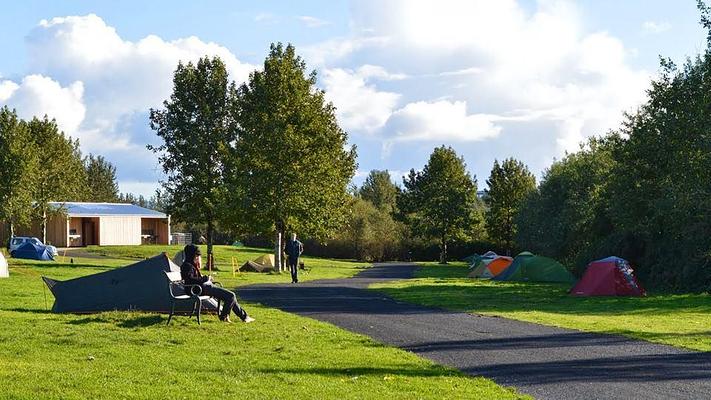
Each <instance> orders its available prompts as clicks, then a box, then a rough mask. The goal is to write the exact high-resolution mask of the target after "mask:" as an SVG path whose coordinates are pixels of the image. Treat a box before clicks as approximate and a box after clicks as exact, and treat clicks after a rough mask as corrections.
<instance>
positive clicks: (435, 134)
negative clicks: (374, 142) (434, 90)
mask: <svg viewBox="0 0 711 400" xmlns="http://www.w3.org/2000/svg"><path fill="white" fill-rule="evenodd" d="M496 118H497V117H495V116H491V115H486V114H467V104H466V102H464V101H455V102H450V101H446V100H441V101H437V102H432V103H429V102H424V101H419V102H415V103H410V104H407V105H406V106H405V107H403V108H401V109H399V110H397V111H395V112H394V113H393V114H392V116H391V117H390V119H389V120H388V122H387V127H386V129H388V130H389V131H391V132H392V133H394V137H393V138H392V140H394V141H416V140H426V141H442V140H444V141H479V140H484V139H489V138H493V137H496V136H497V135H498V134H499V133H500V132H501V127H500V126H497V125H495V124H494V122H495V120H496Z"/></svg>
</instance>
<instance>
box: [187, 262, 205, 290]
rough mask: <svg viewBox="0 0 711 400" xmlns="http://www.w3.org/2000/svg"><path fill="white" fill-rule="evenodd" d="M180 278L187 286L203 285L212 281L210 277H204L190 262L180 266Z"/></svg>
mask: <svg viewBox="0 0 711 400" xmlns="http://www.w3.org/2000/svg"><path fill="white" fill-rule="evenodd" d="M180 276H181V277H182V278H183V282H184V283H185V284H186V285H202V284H204V283H206V282H207V281H208V280H209V279H210V277H209V276H203V275H202V274H201V273H200V270H199V269H197V268H196V267H195V266H194V265H193V263H191V262H189V261H185V262H184V263H183V265H181V266H180Z"/></svg>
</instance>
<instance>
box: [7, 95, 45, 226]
mask: <svg viewBox="0 0 711 400" xmlns="http://www.w3.org/2000/svg"><path fill="white" fill-rule="evenodd" d="M30 143H31V139H30V133H29V129H28V128H27V124H26V123H25V122H24V121H22V120H21V119H19V118H18V117H17V114H16V113H15V111H14V110H13V111H10V109H8V108H7V107H3V108H0V171H2V173H1V174H0V220H2V221H6V222H7V223H8V225H9V228H10V229H9V231H10V236H14V233H15V227H16V226H17V225H18V224H20V225H25V224H27V223H29V221H30V218H31V215H32V214H31V209H32V190H33V185H34V183H33V178H34V176H35V175H36V171H37V155H36V153H35V151H34V147H33V146H31V145H28V144H30Z"/></svg>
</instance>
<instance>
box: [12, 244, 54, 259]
mask: <svg viewBox="0 0 711 400" xmlns="http://www.w3.org/2000/svg"><path fill="white" fill-rule="evenodd" d="M12 257H13V258H24V259H27V260H41V261H52V260H53V259H54V258H53V257H52V254H51V253H50V252H49V251H47V246H42V245H38V244H34V243H32V242H25V243H24V244H23V245H22V246H20V247H18V248H17V249H15V251H13V252H12Z"/></svg>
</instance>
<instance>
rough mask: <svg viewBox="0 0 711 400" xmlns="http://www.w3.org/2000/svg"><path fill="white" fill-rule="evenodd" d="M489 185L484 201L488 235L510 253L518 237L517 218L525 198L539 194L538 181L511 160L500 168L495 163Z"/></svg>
mask: <svg viewBox="0 0 711 400" xmlns="http://www.w3.org/2000/svg"><path fill="white" fill-rule="evenodd" d="M486 183H487V185H488V186H489V188H488V189H487V190H486V196H485V197H484V199H485V202H486V205H487V206H488V209H487V211H486V227H487V232H488V233H489V237H490V238H492V239H494V240H495V241H497V242H498V243H499V244H500V245H501V246H504V248H505V249H506V251H507V252H508V253H511V251H512V247H513V240H514V237H515V235H516V222H515V220H514V218H515V217H516V215H517V214H518V211H519V209H520V208H521V205H522V204H523V202H524V200H525V199H526V197H527V196H528V195H529V194H530V193H531V192H533V191H535V190H536V178H535V177H534V176H533V174H532V173H531V172H530V171H529V170H528V167H526V165H524V164H523V163H522V162H520V161H518V160H515V159H513V158H509V159H506V160H504V162H503V163H501V164H499V161H498V160H494V167H493V168H492V169H491V175H490V176H489V179H488V180H487V181H486Z"/></svg>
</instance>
